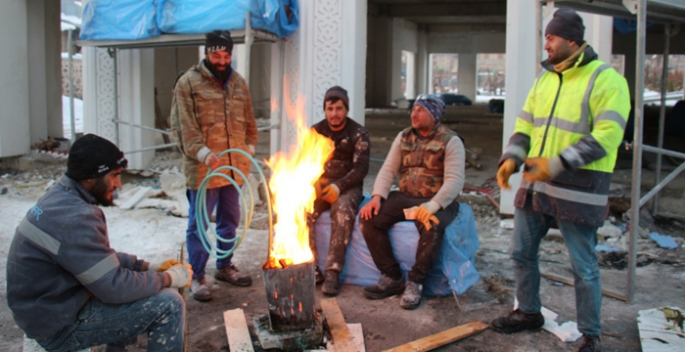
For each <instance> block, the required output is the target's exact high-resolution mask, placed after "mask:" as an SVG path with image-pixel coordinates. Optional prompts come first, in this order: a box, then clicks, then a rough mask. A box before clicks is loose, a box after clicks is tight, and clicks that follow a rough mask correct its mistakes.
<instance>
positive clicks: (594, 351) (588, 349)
mask: <svg viewBox="0 0 685 352" xmlns="http://www.w3.org/2000/svg"><path fill="white" fill-rule="evenodd" d="M578 352H602V344H600V343H599V336H590V335H585V334H583V343H581V344H580V348H579V349H578Z"/></svg>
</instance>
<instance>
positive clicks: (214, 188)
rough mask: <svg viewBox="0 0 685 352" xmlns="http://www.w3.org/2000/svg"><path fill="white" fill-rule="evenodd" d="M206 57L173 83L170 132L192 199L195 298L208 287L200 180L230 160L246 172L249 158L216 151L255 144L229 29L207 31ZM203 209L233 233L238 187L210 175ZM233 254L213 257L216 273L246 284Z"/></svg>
mask: <svg viewBox="0 0 685 352" xmlns="http://www.w3.org/2000/svg"><path fill="white" fill-rule="evenodd" d="M206 38H207V39H206V44H205V59H204V60H202V62H200V63H199V64H198V65H197V66H195V67H192V68H191V69H190V70H188V72H186V73H185V74H183V76H181V77H180V78H179V80H178V82H177V83H176V87H175V89H174V101H173V102H172V112H171V114H172V120H173V118H174V117H176V118H178V122H179V123H178V125H179V126H178V127H179V128H178V130H175V131H174V137H175V138H176V139H177V141H178V142H179V145H180V148H181V152H182V153H183V172H184V173H185V175H186V187H187V188H188V190H187V192H186V194H187V196H188V201H189V203H190V211H189V214H188V229H187V231H186V243H187V247H188V254H189V257H190V258H189V261H190V264H191V265H192V267H193V271H194V274H193V282H192V285H191V290H192V292H193V298H195V299H196V300H198V301H210V300H211V299H212V292H211V291H210V289H209V287H208V286H207V284H206V281H205V266H206V264H207V260H208V259H209V253H207V251H206V250H205V249H204V247H203V245H202V242H201V239H200V237H199V236H200V235H199V233H198V229H197V223H196V217H197V215H198V214H196V213H195V202H196V199H197V196H198V194H197V191H198V188H199V186H200V183H201V182H202V180H203V179H204V178H205V176H206V174H207V170H208V168H209V167H211V168H212V169H213V170H216V168H218V167H219V166H221V165H231V166H233V167H236V168H238V169H239V170H241V171H242V172H243V173H244V174H245V175H247V174H249V172H250V161H249V160H248V158H247V157H245V156H244V155H241V154H238V153H230V154H226V155H223V156H222V157H219V156H218V154H219V153H221V152H222V151H224V150H226V149H230V148H238V149H242V150H245V151H247V152H249V153H250V154H252V155H254V151H255V146H256V145H257V123H256V121H255V118H254V113H253V111H252V99H251V98H250V91H249V89H248V87H247V83H246V82H245V80H244V79H243V77H241V76H240V74H238V72H235V71H233V69H232V68H231V52H232V51H233V40H232V39H231V33H230V32H229V31H220V30H216V31H213V32H210V33H207V35H206ZM229 173H230V174H229V175H228V176H230V177H231V178H233V179H234V180H235V181H236V182H237V183H238V184H239V185H242V184H243V182H244V180H243V179H242V178H241V177H240V176H239V175H238V174H237V173H234V172H233V171H229ZM206 202H207V212H208V213H210V214H211V213H212V212H213V210H214V207H215V206H217V207H218V208H217V211H216V223H217V226H216V233H217V234H218V235H219V236H220V237H222V238H225V239H233V238H235V230H236V228H237V227H238V223H239V221H240V202H239V200H238V190H237V189H236V187H235V186H233V185H232V184H231V183H230V182H229V181H228V180H226V179H224V178H221V177H214V178H212V179H211V180H210V181H209V183H208V184H207V193H206ZM217 247H218V248H220V249H222V250H229V249H231V248H233V243H223V242H221V241H217ZM231 258H232V255H231V256H228V257H226V258H224V259H217V263H216V267H217V271H216V274H215V275H214V278H215V279H217V280H221V281H226V282H229V283H231V284H233V285H237V286H249V285H251V284H252V279H251V278H250V277H249V276H247V275H245V274H242V273H240V271H238V268H236V267H235V265H233V264H231Z"/></svg>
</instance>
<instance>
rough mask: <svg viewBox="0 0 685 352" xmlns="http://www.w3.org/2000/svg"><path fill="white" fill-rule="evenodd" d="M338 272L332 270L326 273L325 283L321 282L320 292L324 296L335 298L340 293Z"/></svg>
mask: <svg viewBox="0 0 685 352" xmlns="http://www.w3.org/2000/svg"><path fill="white" fill-rule="evenodd" d="M338 275H339V274H338V272H337V271H333V270H328V271H326V281H324V282H323V286H322V287H321V292H323V294H324V295H326V296H337V295H338V293H339V292H340V280H339V278H338Z"/></svg>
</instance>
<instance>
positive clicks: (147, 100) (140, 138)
mask: <svg viewBox="0 0 685 352" xmlns="http://www.w3.org/2000/svg"><path fill="white" fill-rule="evenodd" d="M154 63H155V52H154V49H130V50H120V51H119V53H118V56H117V65H118V69H119V76H118V86H117V88H118V94H119V105H118V107H119V119H120V120H123V121H126V122H129V123H132V124H136V125H142V126H148V127H154V126H155V105H154V101H155V86H154V82H155V77H154V74H155V67H154ZM119 140H120V142H121V146H120V148H121V149H122V150H123V151H124V153H125V154H126V158H127V159H128V167H129V168H130V169H144V168H145V167H147V165H148V164H149V163H150V162H151V161H152V159H153V158H154V156H155V152H154V150H149V151H145V152H136V153H127V152H128V151H134V150H139V149H141V148H146V147H151V146H154V145H155V134H154V132H152V131H149V130H144V129H141V128H138V127H133V126H127V125H121V126H119Z"/></svg>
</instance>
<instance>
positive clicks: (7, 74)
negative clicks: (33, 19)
mask: <svg viewBox="0 0 685 352" xmlns="http://www.w3.org/2000/svg"><path fill="white" fill-rule="evenodd" d="M0 33H3V35H2V36H0V48H2V49H3V50H0V62H2V65H0V82H2V85H1V86H0V126H2V127H1V128H0V157H6V156H15V155H22V154H26V153H28V151H29V146H30V143H29V142H28V141H29V140H30V132H29V131H30V127H29V116H30V110H29V99H28V97H29V68H28V67H27V64H26V63H27V58H28V53H29V49H28V11H27V2H26V0H9V1H0Z"/></svg>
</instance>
